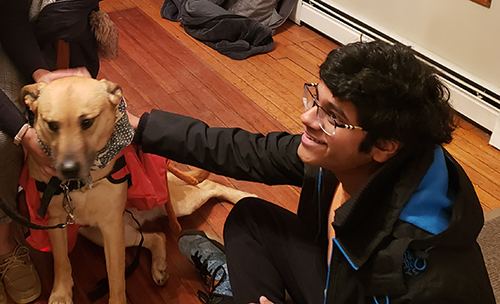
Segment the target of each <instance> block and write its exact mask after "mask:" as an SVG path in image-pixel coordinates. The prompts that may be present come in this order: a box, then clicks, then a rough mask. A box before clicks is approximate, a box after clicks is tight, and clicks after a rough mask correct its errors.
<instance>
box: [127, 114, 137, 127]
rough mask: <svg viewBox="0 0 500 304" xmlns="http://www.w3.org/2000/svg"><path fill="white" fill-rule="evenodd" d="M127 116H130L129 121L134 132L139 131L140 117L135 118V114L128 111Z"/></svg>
mask: <svg viewBox="0 0 500 304" xmlns="http://www.w3.org/2000/svg"><path fill="white" fill-rule="evenodd" d="M127 116H128V121H129V122H130V124H131V125H132V127H133V128H134V130H137V126H138V125H139V120H140V117H137V116H135V115H134V114H132V113H130V112H129V111H128V110H127Z"/></svg>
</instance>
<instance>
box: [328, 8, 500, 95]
mask: <svg viewBox="0 0 500 304" xmlns="http://www.w3.org/2000/svg"><path fill="white" fill-rule="evenodd" d="M324 1H325V2H327V3H329V4H330V5H332V6H334V7H336V8H338V9H341V10H342V11H344V12H346V13H348V14H349V15H351V16H353V17H355V18H357V19H359V20H361V21H363V22H364V23H366V24H368V25H370V26H372V27H374V28H375V29H377V30H379V31H381V32H384V33H386V34H389V35H391V36H395V38H400V39H399V40H400V41H401V42H403V43H407V44H411V45H413V46H414V47H415V49H417V50H418V51H420V52H421V53H423V54H435V55H437V56H438V57H440V58H442V60H441V61H442V62H444V63H446V62H448V64H446V65H447V66H448V67H450V68H452V69H453V70H455V71H457V72H459V73H461V74H463V75H464V76H466V77H468V78H469V79H471V80H473V81H475V82H477V83H479V84H480V85H482V86H484V87H486V88H487V89H489V90H491V91H493V92H495V93H497V94H499V95H500V58H499V56H500V0H492V3H491V8H489V9H488V8H486V7H484V6H481V5H479V4H477V3H474V2H472V1H470V0H324ZM410 42H411V43H410ZM433 57H434V56H433Z"/></svg>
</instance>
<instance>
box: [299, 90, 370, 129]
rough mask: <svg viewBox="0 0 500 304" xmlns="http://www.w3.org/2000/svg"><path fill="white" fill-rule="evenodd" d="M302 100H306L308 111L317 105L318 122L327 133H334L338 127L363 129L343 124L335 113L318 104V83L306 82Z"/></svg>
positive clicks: (305, 104)
mask: <svg viewBox="0 0 500 304" xmlns="http://www.w3.org/2000/svg"><path fill="white" fill-rule="evenodd" d="M302 102H304V107H305V108H306V111H309V110H310V109H312V108H314V107H317V110H316V116H317V118H318V124H319V126H320V128H321V130H323V132H325V133H326V134H327V135H330V136H332V135H334V134H335V131H336V130H337V128H343V129H349V130H353V129H359V130H363V128H362V127H360V126H353V125H348V124H343V123H339V122H337V117H336V116H335V115H334V114H331V113H328V112H327V111H326V110H325V109H323V108H322V107H321V106H320V105H319V104H318V84H317V83H305V84H304V95H303V96H302Z"/></svg>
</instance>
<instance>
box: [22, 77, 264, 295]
mask: <svg viewBox="0 0 500 304" xmlns="http://www.w3.org/2000/svg"><path fill="white" fill-rule="evenodd" d="M21 98H22V99H23V100H24V102H25V103H26V105H27V106H28V107H29V109H30V110H31V112H33V114H34V128H35V130H36V132H37V135H38V137H39V142H40V144H41V146H42V148H43V149H45V150H46V152H47V153H49V154H50V155H51V157H52V159H53V167H54V169H55V171H56V172H57V177H58V178H59V179H60V180H61V181H63V184H62V186H61V187H62V188H63V189H64V191H63V192H62V193H60V194H55V195H53V196H52V197H51V198H50V203H49V204H48V207H47V213H48V214H49V219H48V222H47V225H50V226H52V225H57V224H59V223H66V222H69V223H73V222H74V223H76V224H78V225H82V227H80V233H81V234H82V235H84V236H85V237H87V238H88V239H90V240H91V241H93V242H95V243H96V244H98V245H101V246H103V247H104V252H105V260H106V270H107V274H108V282H109V303H112V304H125V303H127V300H126V294H125V247H129V246H137V245H138V243H139V240H140V232H139V231H138V228H137V225H136V223H135V222H134V221H132V219H131V217H130V215H128V214H127V215H126V214H125V213H124V211H125V209H126V202H127V189H128V185H127V183H112V182H110V180H108V179H107V178H106V177H107V176H109V175H110V173H111V172H112V170H113V168H114V166H115V164H116V163H117V157H116V156H115V155H113V154H111V155H109V153H104V152H102V150H103V149H104V148H105V147H107V146H108V145H110V142H112V141H114V142H118V146H119V145H120V144H122V145H124V144H128V143H129V142H130V141H131V140H132V138H131V136H132V137H133V132H132V133H131V134H132V135H131V134H130V132H127V131H125V132H121V133H125V134H124V135H121V137H120V136H118V137H119V138H118V139H116V137H117V136H116V133H118V132H115V129H118V128H117V127H116V126H117V125H118V124H120V125H121V126H120V130H122V129H125V130H126V129H127V126H128V127H130V124H128V119H127V117H126V114H124V110H123V103H124V102H123V101H122V100H123V93H122V89H121V88H120V86H118V85H117V84H115V83H113V82H111V81H108V80H105V79H103V80H95V79H91V78H85V77H67V78H61V79H57V80H55V81H53V82H51V83H48V84H46V83H37V84H32V85H28V86H25V87H24V88H23V89H22V92H21ZM127 124H128V125H127ZM110 150H116V149H110ZM103 155H104V156H103ZM106 156H107V157H108V158H111V159H108V160H106ZM27 164H28V170H29V175H30V177H31V178H34V179H35V180H37V181H39V182H43V183H47V184H50V180H49V178H47V177H46V176H45V175H43V174H42V173H41V170H40V168H39V167H38V165H37V164H36V162H35V161H34V159H33V158H32V157H31V156H30V155H28V156H27ZM168 168H169V169H168V170H166V171H165V174H166V175H165V178H166V179H167V180H166V182H167V183H168V193H169V199H168V204H166V205H165V206H158V207H155V208H153V209H151V210H148V211H138V210H136V209H131V210H130V211H131V212H132V214H133V215H134V217H135V218H136V219H137V220H138V221H139V222H144V221H147V220H151V219H154V218H156V217H158V216H165V215H169V220H170V227H172V230H173V231H175V232H179V231H180V229H181V228H180V225H179V224H178V222H177V220H176V219H177V216H183V215H187V214H190V213H192V212H193V211H194V210H195V209H196V208H197V207H199V206H200V205H201V204H203V203H204V202H206V201H207V200H208V199H210V198H212V197H216V198H220V199H221V200H225V201H228V202H232V203H236V202H237V201H239V200H240V199H242V198H243V197H247V196H255V195H252V194H249V193H246V192H243V191H239V190H236V189H233V188H230V187H226V186H223V185H221V184H218V183H215V182H212V181H210V180H209V179H207V176H208V172H206V171H203V170H193V171H191V172H186V173H183V172H179V171H178V170H175V169H173V168H172V167H171V166H169V167H168ZM172 172H173V173H172ZM71 181H77V184H80V183H81V184H83V187H81V188H78V189H76V190H74V191H70V192H69V190H68V188H67V185H68V184H69V183H71ZM40 196H41V197H42V201H43V195H42V193H40ZM169 204H171V205H169ZM83 226H85V227H83ZM48 235H49V240H50V245H51V248H52V253H53V258H54V284H53V288H52V292H51V294H50V297H49V301H48V303H49V304H56V303H57V304H70V303H73V301H72V287H73V279H72V276H71V264H70V261H69V258H68V239H67V228H62V229H50V230H48ZM143 246H144V247H146V248H148V249H149V250H150V251H151V253H152V263H151V264H152V266H151V274H152V277H153V280H154V281H155V282H156V283H157V284H158V285H162V284H165V282H166V280H167V278H168V271H167V263H166V238H165V235H164V234H163V233H161V232H158V233H144V243H143Z"/></svg>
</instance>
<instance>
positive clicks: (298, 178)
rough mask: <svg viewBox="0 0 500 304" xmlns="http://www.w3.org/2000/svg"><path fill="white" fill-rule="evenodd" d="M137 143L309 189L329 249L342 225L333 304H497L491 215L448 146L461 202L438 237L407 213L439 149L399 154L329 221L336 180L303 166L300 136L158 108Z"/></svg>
mask: <svg viewBox="0 0 500 304" xmlns="http://www.w3.org/2000/svg"><path fill="white" fill-rule="evenodd" d="M136 140H137V142H138V143H139V144H141V145H142V147H143V150H144V151H145V152H150V153H155V154H159V155H163V156H165V157H167V158H170V159H173V160H176V161H179V162H183V163H188V164H191V165H194V166H197V167H201V168H204V169H207V170H209V171H212V172H215V173H218V174H223V175H226V176H230V177H233V178H236V179H241V180H249V181H256V182H262V183H266V184H290V185H298V186H300V185H301V186H302V192H301V196H300V203H299V208H298V216H299V218H300V219H301V220H302V221H304V223H306V225H307V226H308V227H309V228H310V229H312V231H314V232H315V234H316V236H317V237H316V238H317V242H318V244H319V245H320V246H323V247H325V250H326V244H327V225H328V224H332V225H334V228H335V233H336V239H335V240H334V244H335V246H334V248H333V253H332V257H331V266H330V271H329V278H328V287H327V302H326V303H335V304H339V303H349V304H352V303H483V304H486V303H495V300H494V296H493V292H492V289H491V285H490V282H489V278H488V275H487V272H486V268H485V265H484V261H483V258H482V254H481V251H480V248H479V246H478V244H477V242H476V238H477V235H478V233H479V231H480V230H481V227H482V225H483V213H482V210H481V207H480V204H479V201H478V199H477V197H476V194H475V191H474V188H473V187H472V184H471V182H470V180H469V179H468V177H467V176H466V174H465V172H464V171H463V170H462V168H461V167H460V166H459V165H458V164H457V163H456V161H455V160H454V159H453V158H452V157H451V156H450V155H449V154H448V153H447V152H446V151H445V152H444V159H445V162H446V168H447V171H448V178H449V189H448V194H449V196H450V197H452V198H453V204H452V210H450V220H449V226H448V228H447V229H446V230H444V231H443V232H441V233H439V234H437V235H433V234H431V233H428V232H426V231H424V230H422V229H420V228H418V227H417V226H414V225H413V224H410V223H408V222H405V221H402V220H401V219H400V214H401V212H402V211H403V209H404V208H405V206H406V205H407V202H408V201H409V199H410V198H411V197H412V196H413V195H414V192H415V190H416V189H417V186H418V185H419V184H420V182H421V180H422V179H423V177H424V175H426V172H427V171H428V170H429V167H430V166H431V164H432V163H433V161H434V160H433V159H434V155H433V153H432V151H424V152H422V153H407V152H405V151H404V150H402V151H400V152H399V153H398V154H397V155H396V156H395V157H393V158H392V159H391V160H390V161H388V162H387V163H386V164H385V165H384V166H383V167H382V168H381V169H380V170H379V171H378V172H377V173H376V175H375V176H374V177H373V179H372V180H371V181H370V182H369V184H368V185H366V186H365V187H364V188H363V190H362V191H361V192H360V193H359V194H358V195H357V196H355V197H352V198H351V199H349V200H348V201H347V202H346V203H344V204H343V205H342V206H341V207H340V208H339V209H337V211H336V215H335V221H334V222H333V223H328V221H327V216H328V210H329V206H330V204H331V202H332V198H333V194H334V191H335V188H336V185H337V184H338V181H337V179H336V178H335V176H334V175H333V174H332V173H331V172H329V171H326V170H321V169H320V168H314V167H310V166H304V164H303V163H302V161H301V160H300V159H299V157H298V155H297V148H298V146H299V144H300V136H299V135H291V134H288V133H284V132H271V133H269V134H268V135H266V136H264V135H262V134H253V133H249V132H247V131H244V130H241V129H232V128H209V127H208V126H207V125H206V124H204V123H203V122H201V121H199V120H196V119H192V118H188V117H184V116H180V115H176V114H172V113H165V112H161V111H156V110H154V111H152V112H151V114H149V115H148V114H145V115H144V116H143V117H142V118H141V121H140V124H139V127H138V130H137V135H136ZM318 183H321V185H319V186H320V187H318ZM318 189H319V190H318ZM405 263H406V264H409V265H405Z"/></svg>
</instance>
